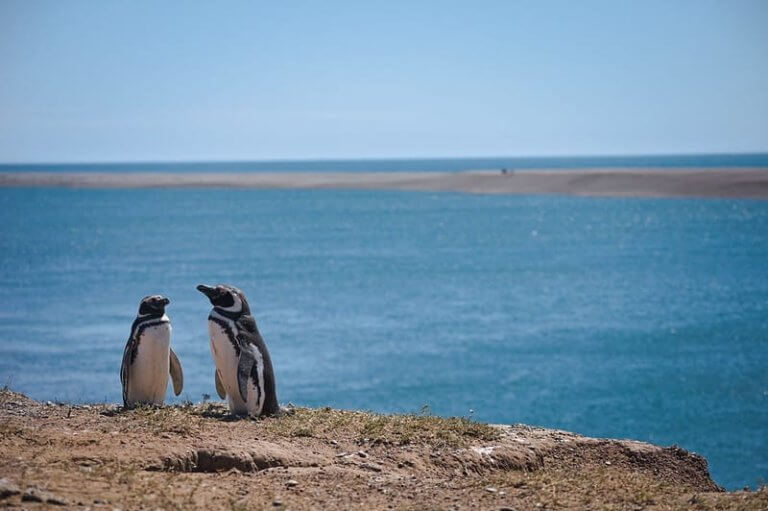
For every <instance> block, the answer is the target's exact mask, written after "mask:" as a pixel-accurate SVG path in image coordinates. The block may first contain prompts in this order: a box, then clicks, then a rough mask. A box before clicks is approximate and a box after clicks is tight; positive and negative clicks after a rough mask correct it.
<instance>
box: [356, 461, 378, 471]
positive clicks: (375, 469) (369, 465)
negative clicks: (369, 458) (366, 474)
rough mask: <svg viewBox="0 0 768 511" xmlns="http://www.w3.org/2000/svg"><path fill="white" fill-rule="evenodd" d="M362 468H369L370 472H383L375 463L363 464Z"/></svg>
mask: <svg viewBox="0 0 768 511" xmlns="http://www.w3.org/2000/svg"><path fill="white" fill-rule="evenodd" d="M360 466H361V467H363V468H367V469H368V470H373V471H374V472H381V471H382V470H383V467H381V466H379V465H376V464H375V463H363V464H362V465H360Z"/></svg>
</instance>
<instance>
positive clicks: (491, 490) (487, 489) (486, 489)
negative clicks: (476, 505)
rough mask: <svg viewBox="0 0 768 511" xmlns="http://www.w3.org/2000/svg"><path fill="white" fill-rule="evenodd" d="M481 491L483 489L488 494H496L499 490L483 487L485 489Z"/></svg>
mask: <svg viewBox="0 0 768 511" xmlns="http://www.w3.org/2000/svg"><path fill="white" fill-rule="evenodd" d="M483 489H484V490H485V491H487V492H488V493H497V492H498V491H499V490H497V489H496V488H494V487H493V486H486V487H485V488H483Z"/></svg>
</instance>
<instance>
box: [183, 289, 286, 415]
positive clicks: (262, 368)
mask: <svg viewBox="0 0 768 511" xmlns="http://www.w3.org/2000/svg"><path fill="white" fill-rule="evenodd" d="M197 290H198V291H200V292H201V293H203V294H204V295H205V296H207V297H208V299H209V300H210V301H211V304H212V305H213V309H212V310H211V313H210V314H209V315H208V333H209V334H210V347H211V355H212V356H213V361H214V363H215V364H216V371H215V373H214V379H215V383H216V392H217V393H218V394H219V397H221V398H222V399H226V400H227V403H228V404H229V411H230V412H231V413H233V414H235V415H250V416H251V417H263V416H274V415H277V414H278V412H279V411H280V407H279V406H278V404H277V394H276V388H275V376H274V371H273V370H272V360H271V358H270V356H269V351H267V345H266V344H265V343H264V339H262V338H261V334H259V329H258V328H257V327H256V321H255V320H254V319H253V316H251V309H250V307H249V306H248V302H247V301H246V299H245V295H244V294H243V292H242V291H240V290H239V289H237V288H236V287H233V286H230V285H226V284H219V285H218V286H215V287H211V286H206V285H203V284H200V285H199V286H197Z"/></svg>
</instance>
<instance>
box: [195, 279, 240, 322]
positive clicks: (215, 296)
mask: <svg viewBox="0 0 768 511" xmlns="http://www.w3.org/2000/svg"><path fill="white" fill-rule="evenodd" d="M197 290H198V291H200V292H201V293H203V294H204V295H205V296H207V297H208V299H209V300H210V301H211V305H213V307H214V308H215V309H219V310H221V311H224V312H226V313H229V314H238V315H239V314H250V313H251V309H250V307H248V302H247V301H246V299H245V295H244V294H243V292H242V291H240V290H239V289H237V288H236V287H235V286H230V285H228V284H219V285H217V286H206V285H205V284H200V285H199V286H197Z"/></svg>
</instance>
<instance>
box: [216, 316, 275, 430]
mask: <svg viewBox="0 0 768 511" xmlns="http://www.w3.org/2000/svg"><path fill="white" fill-rule="evenodd" d="M208 333H209V334H210V336H211V339H210V345H211V355H212V356H213V360H214V362H215V364H216V369H217V370H218V371H219V375H221V383H222V384H223V385H224V390H225V391H226V393H227V404H228V405H229V411H230V412H232V413H234V414H238V415H243V414H250V415H253V416H258V415H259V413H261V404H260V403H263V400H264V399H263V398H261V399H257V396H258V395H259V393H258V391H257V389H256V387H255V386H254V385H253V382H252V381H251V380H250V379H249V380H248V395H247V396H246V397H247V400H248V402H247V403H246V402H244V401H243V399H242V397H240V390H239V386H238V384H237V365H238V363H239V362H240V361H239V359H238V356H237V353H236V352H235V348H234V347H233V346H232V342H231V341H230V340H229V336H228V335H227V333H226V332H225V331H224V329H223V328H222V327H221V325H219V324H218V323H216V322H215V321H209V322H208Z"/></svg>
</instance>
